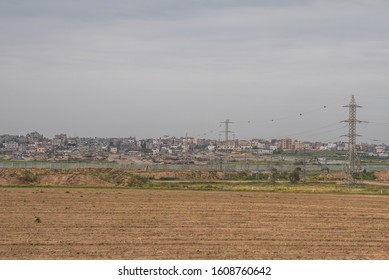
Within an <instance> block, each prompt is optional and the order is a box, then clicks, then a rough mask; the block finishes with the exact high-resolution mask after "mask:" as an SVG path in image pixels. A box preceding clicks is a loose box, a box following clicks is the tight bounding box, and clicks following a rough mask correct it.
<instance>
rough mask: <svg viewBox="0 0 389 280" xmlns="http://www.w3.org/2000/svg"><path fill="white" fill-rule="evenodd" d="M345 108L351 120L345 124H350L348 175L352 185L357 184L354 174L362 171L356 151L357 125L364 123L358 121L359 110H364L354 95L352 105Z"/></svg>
mask: <svg viewBox="0 0 389 280" xmlns="http://www.w3.org/2000/svg"><path fill="white" fill-rule="evenodd" d="M343 107H347V108H349V118H348V120H345V121H343V122H348V125H349V126H348V127H349V131H348V134H346V135H343V136H348V163H347V166H346V174H347V177H348V181H349V183H350V184H355V179H354V176H353V175H354V174H355V173H356V172H359V171H360V164H359V158H358V155H357V153H356V150H355V146H356V139H357V136H360V135H357V123H361V122H362V121H360V120H357V108H362V107H361V106H359V105H357V103H356V102H355V98H354V95H353V96H352V97H351V101H350V104H348V105H345V106H343Z"/></svg>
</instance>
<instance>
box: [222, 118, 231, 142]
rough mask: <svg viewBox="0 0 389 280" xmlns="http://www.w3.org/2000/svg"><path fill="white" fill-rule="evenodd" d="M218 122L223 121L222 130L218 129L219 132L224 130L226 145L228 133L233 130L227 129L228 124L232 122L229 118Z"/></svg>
mask: <svg viewBox="0 0 389 280" xmlns="http://www.w3.org/2000/svg"><path fill="white" fill-rule="evenodd" d="M220 123H224V125H225V129H224V131H220V132H224V141H225V142H226V145H228V135H229V134H230V133H233V131H230V130H228V126H229V124H230V123H233V122H232V121H230V120H229V119H227V120H225V121H224V122H220Z"/></svg>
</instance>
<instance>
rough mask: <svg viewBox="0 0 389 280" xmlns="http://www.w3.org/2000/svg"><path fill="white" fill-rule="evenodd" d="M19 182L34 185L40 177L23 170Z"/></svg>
mask: <svg viewBox="0 0 389 280" xmlns="http://www.w3.org/2000/svg"><path fill="white" fill-rule="evenodd" d="M19 180H20V181H21V182H22V183H27V184H30V183H34V182H36V181H38V177H37V176H36V174H35V173H33V172H32V171H30V170H21V172H20V175H19Z"/></svg>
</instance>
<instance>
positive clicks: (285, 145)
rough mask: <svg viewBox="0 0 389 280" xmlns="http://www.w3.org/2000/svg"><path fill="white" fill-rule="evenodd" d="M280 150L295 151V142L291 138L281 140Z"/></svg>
mask: <svg viewBox="0 0 389 280" xmlns="http://www.w3.org/2000/svg"><path fill="white" fill-rule="evenodd" d="M280 148H281V150H283V151H291V150H293V142H292V139H290V138H284V139H281V143H280Z"/></svg>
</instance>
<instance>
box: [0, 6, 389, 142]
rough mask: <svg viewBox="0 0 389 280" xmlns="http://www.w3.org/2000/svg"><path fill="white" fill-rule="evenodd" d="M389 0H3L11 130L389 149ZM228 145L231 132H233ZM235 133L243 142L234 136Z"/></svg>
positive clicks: (3, 87) (0, 43)
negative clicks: (352, 135)
mask: <svg viewBox="0 0 389 280" xmlns="http://www.w3.org/2000/svg"><path fill="white" fill-rule="evenodd" d="M388 14H389V1H386V0H342V1H339V0H317V1H314V0H295V1H290V0H289V1H287V0H282V1H277V0H239V1H238V0H34V1H26V0H0V35H1V36H0V94H1V102H0V119H1V126H0V134H5V133H9V134H26V133H27V132H30V131H34V130H36V131H38V132H40V133H43V134H44V135H45V136H49V137H51V136H53V135H54V134H58V133H61V132H64V133H67V134H68V135H70V136H76V135H77V136H98V137H100V136H101V137H110V136H112V137H125V136H136V137H138V138H143V137H159V136H163V135H174V136H178V137H180V136H185V134H186V133H188V136H194V137H205V138H213V139H217V138H218V137H219V134H220V133H219V131H221V130H223V128H224V127H223V126H221V124H220V122H221V121H224V120H226V119H230V120H232V121H233V122H234V124H232V125H231V127H230V129H231V130H233V131H234V132H235V137H236V138H239V139H244V138H254V137H255V138H264V139H271V138H282V137H290V138H293V139H301V140H312V141H314V140H321V141H337V140H342V139H343V140H345V141H346V140H347V138H339V136H341V135H343V134H347V133H348V129H347V123H340V121H342V120H345V119H347V118H348V109H347V108H343V107H342V106H343V105H346V104H348V103H349V102H350V99H351V95H352V94H354V95H355V98H356V101H357V103H358V104H359V105H361V106H363V108H361V109H360V110H358V113H357V114H358V118H359V119H361V120H366V121H369V123H367V124H366V123H364V124H360V125H359V126H358V133H359V134H362V135H363V136H362V137H360V138H358V142H360V141H369V142H372V141H373V140H372V139H377V140H379V142H387V143H388V144H389V118H388V117H389V108H388V105H389V36H388V35H389V17H388ZM220 137H221V138H223V135H221V136H220ZM231 137H232V135H231Z"/></svg>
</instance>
